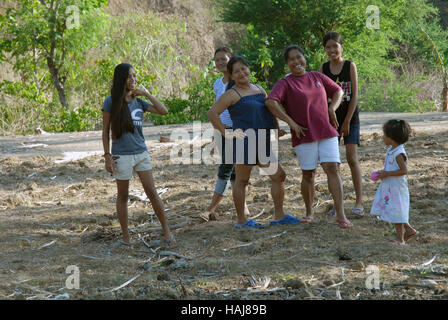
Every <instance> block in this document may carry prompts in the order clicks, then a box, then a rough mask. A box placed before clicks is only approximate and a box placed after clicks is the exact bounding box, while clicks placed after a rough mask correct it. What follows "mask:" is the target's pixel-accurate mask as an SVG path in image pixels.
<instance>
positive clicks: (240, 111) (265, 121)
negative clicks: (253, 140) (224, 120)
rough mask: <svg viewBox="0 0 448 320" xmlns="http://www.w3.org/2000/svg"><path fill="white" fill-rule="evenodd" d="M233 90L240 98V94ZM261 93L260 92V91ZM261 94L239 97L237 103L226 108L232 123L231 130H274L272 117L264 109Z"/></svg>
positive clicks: (264, 99) (263, 98)
mask: <svg viewBox="0 0 448 320" xmlns="http://www.w3.org/2000/svg"><path fill="white" fill-rule="evenodd" d="M231 90H235V91H236V93H238V95H239V96H240V97H241V95H240V93H239V92H238V91H237V90H236V89H234V88H232V89H231ZM260 91H261V90H260ZM265 101H266V98H265V96H264V94H263V93H256V94H251V95H248V96H244V97H241V99H240V100H238V102H237V103H235V104H234V105H232V106H230V107H229V108H228V110H229V112H230V117H231V118H232V121H233V127H232V128H233V129H243V130H246V129H249V128H252V129H274V117H273V115H272V113H271V112H270V111H269V110H268V108H267V107H266V103H265Z"/></svg>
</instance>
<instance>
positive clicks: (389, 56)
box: [219, 0, 446, 84]
mask: <svg viewBox="0 0 448 320" xmlns="http://www.w3.org/2000/svg"><path fill="white" fill-rule="evenodd" d="M219 4H220V6H221V14H220V15H221V19H222V20H223V21H225V22H234V23H240V24H244V25H247V35H242V40H241V44H242V46H241V47H242V49H241V52H240V53H241V54H243V55H245V56H246V57H247V58H248V60H249V62H250V63H251V66H252V67H253V69H254V71H256V72H257V77H258V78H263V79H266V78H269V81H270V83H271V84H272V83H273V82H275V81H276V80H277V79H279V78H280V77H282V76H283V75H284V72H285V70H284V61H283V56H282V55H283V49H284V48H285V47H286V46H288V45H290V44H299V45H301V46H303V48H304V49H305V51H306V57H307V61H308V65H309V68H310V69H311V70H317V69H318V68H319V66H320V64H321V63H323V62H324V61H325V59H326V57H325V52H324V50H323V48H322V38H323V36H324V35H325V34H326V33H327V32H329V31H337V32H339V33H341V34H342V35H343V38H344V48H345V53H344V56H345V57H346V58H348V59H352V60H354V61H355V62H356V63H357V65H358V72H359V74H360V78H361V79H363V81H364V80H368V79H374V78H381V77H386V78H387V77H390V76H391V72H392V71H391V70H392V69H391V68H392V67H393V66H395V65H398V64H399V63H400V61H401V60H400V57H399V56H397V55H396V54H393V53H394V52H397V51H398V48H399V47H400V44H401V43H403V42H405V41H407V42H409V43H411V44H413V45H414V44H415V45H418V44H419V43H421V39H420V40H419V39H417V38H415V37H414V36H413V35H414V34H416V33H421V32H420V31H419V29H418V26H417V25H416V24H415V23H414V22H415V21H417V22H419V23H421V24H422V25H424V26H427V25H428V24H431V25H432V27H433V28H435V29H437V30H438V34H439V35H440V36H441V37H440V38H439V40H441V41H440V42H442V40H443V36H442V35H443V34H445V35H446V32H442V29H441V27H440V25H439V24H438V16H437V9H435V8H434V7H433V6H432V5H431V4H429V3H428V2H427V1H426V0H375V1H372V0H319V1H315V0H300V1H299V0H227V1H220V2H219ZM370 5H374V6H376V8H377V9H378V13H379V21H378V23H379V28H369V27H368V25H367V21H368V19H369V17H370V16H371V15H372V13H371V12H369V10H366V9H368V8H369V6H370ZM266 61H272V62H273V63H272V65H273V67H272V68H271V69H270V70H269V72H267V70H266V68H264V66H262V62H266ZM268 73H269V74H268Z"/></svg>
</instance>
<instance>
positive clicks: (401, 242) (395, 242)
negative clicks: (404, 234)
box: [389, 240, 406, 246]
mask: <svg viewBox="0 0 448 320" xmlns="http://www.w3.org/2000/svg"><path fill="white" fill-rule="evenodd" d="M389 242H390V243H392V244H396V245H398V246H405V245H406V242H404V241H399V240H389Z"/></svg>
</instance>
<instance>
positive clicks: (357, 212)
mask: <svg viewBox="0 0 448 320" xmlns="http://www.w3.org/2000/svg"><path fill="white" fill-rule="evenodd" d="M352 215H354V216H358V217H362V216H364V209H362V208H353V209H352Z"/></svg>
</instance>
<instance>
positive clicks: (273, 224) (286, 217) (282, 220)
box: [269, 214, 300, 226]
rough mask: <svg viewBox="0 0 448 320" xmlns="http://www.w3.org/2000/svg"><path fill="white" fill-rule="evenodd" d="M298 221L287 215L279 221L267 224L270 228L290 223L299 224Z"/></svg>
mask: <svg viewBox="0 0 448 320" xmlns="http://www.w3.org/2000/svg"><path fill="white" fill-rule="evenodd" d="M299 222H300V219H297V218H296V217H294V216H292V215H290V214H287V215H286V216H285V217H284V218H283V219H281V220H274V221H271V222H269V224H270V225H271V226H275V225H279V224H292V223H299Z"/></svg>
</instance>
